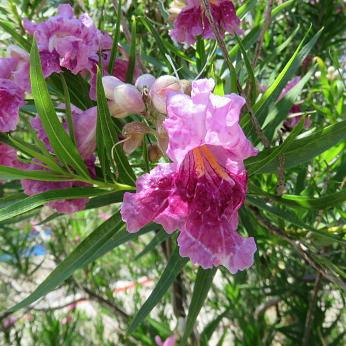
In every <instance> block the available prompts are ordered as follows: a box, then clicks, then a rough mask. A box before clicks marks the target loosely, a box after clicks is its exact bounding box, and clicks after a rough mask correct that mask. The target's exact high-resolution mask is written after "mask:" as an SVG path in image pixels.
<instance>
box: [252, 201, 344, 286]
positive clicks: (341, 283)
mask: <svg viewBox="0 0 346 346" xmlns="http://www.w3.org/2000/svg"><path fill="white" fill-rule="evenodd" d="M247 206H248V207H249V209H250V210H251V211H252V212H253V213H254V214H255V215H256V219H257V221H258V223H259V224H260V225H262V226H263V227H264V228H266V229H267V230H268V231H270V232H271V233H272V234H274V235H276V236H279V237H280V238H282V239H284V240H286V241H287V242H288V243H289V244H291V245H292V247H293V248H294V249H295V250H296V251H297V252H298V253H299V255H300V256H301V257H302V258H303V259H304V260H305V261H306V262H307V263H308V264H309V265H310V267H312V268H314V269H315V270H316V271H317V272H318V273H320V274H321V275H322V276H323V277H324V278H326V279H327V280H329V281H331V282H333V283H335V284H337V285H339V286H340V287H341V288H342V289H344V290H346V283H345V282H344V281H343V280H341V279H339V278H338V277H336V276H335V275H333V274H330V273H329V272H327V271H326V270H325V269H324V268H322V267H321V266H320V265H319V264H318V263H316V262H315V261H314V260H313V259H312V258H311V257H310V255H309V254H308V253H307V252H306V250H304V248H303V247H302V244H301V243H300V242H299V241H296V240H294V239H291V238H290V237H289V236H288V235H287V234H286V233H285V232H283V231H282V230H281V229H280V228H278V227H276V226H274V225H273V224H271V222H270V221H269V220H267V219H266V218H265V217H263V216H262V215H261V213H260V212H259V210H258V209H257V208H255V207H252V206H250V205H247Z"/></svg>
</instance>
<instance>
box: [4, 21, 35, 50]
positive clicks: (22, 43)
mask: <svg viewBox="0 0 346 346" xmlns="http://www.w3.org/2000/svg"><path fill="white" fill-rule="evenodd" d="M0 27H1V28H2V29H3V30H4V31H6V32H7V33H8V34H10V35H11V37H12V38H13V39H14V40H15V41H16V42H17V43H18V45H19V46H21V47H22V48H24V49H25V50H26V51H28V52H30V48H31V42H30V41H29V40H27V39H26V38H24V37H23V35H21V34H19V33H18V32H17V30H16V29H15V28H14V27H13V25H12V23H10V22H8V21H4V20H0Z"/></svg>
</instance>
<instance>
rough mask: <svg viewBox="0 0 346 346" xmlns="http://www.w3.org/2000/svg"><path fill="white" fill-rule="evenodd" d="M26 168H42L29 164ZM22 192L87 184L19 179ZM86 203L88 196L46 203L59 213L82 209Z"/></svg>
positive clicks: (61, 188) (31, 194)
mask: <svg viewBox="0 0 346 346" xmlns="http://www.w3.org/2000/svg"><path fill="white" fill-rule="evenodd" d="M27 169H28V170H42V169H43V168H42V167H40V166H38V165H35V164H31V165H29V166H27ZM21 184H22V187H23V189H24V193H25V194H27V195H29V196H34V195H37V194H39V193H43V192H47V191H51V190H63V189H68V188H71V187H80V186H88V184H86V183H82V182H75V181H39V180H28V179H24V180H21ZM87 203H88V198H78V199H71V200H60V201H53V202H49V203H47V205H48V206H49V207H51V208H53V209H55V210H56V211H57V212H59V213H64V214H72V213H75V212H77V211H80V210H83V209H84V208H85V206H86V204H87Z"/></svg>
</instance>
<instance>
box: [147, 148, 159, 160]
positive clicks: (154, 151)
mask: <svg viewBox="0 0 346 346" xmlns="http://www.w3.org/2000/svg"><path fill="white" fill-rule="evenodd" d="M161 157H162V151H161V149H160V147H159V146H158V145H157V144H150V145H149V146H148V158H149V161H150V162H157V161H159V160H160V158H161Z"/></svg>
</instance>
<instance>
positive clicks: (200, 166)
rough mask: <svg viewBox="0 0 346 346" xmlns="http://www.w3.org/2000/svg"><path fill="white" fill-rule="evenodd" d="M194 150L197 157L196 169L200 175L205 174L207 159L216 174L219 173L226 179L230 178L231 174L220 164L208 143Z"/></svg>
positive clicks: (195, 157)
mask: <svg viewBox="0 0 346 346" xmlns="http://www.w3.org/2000/svg"><path fill="white" fill-rule="evenodd" d="M192 152H193V156H194V159H195V164H196V171H197V174H198V176H199V177H200V176H202V175H204V174H205V171H206V168H205V165H204V160H207V161H208V163H209V164H210V166H211V167H212V168H213V170H214V171H215V173H216V174H218V175H219V176H220V177H221V178H222V179H224V180H229V175H228V174H227V172H226V171H225V170H224V169H223V168H222V167H221V166H220V164H219V163H218V162H217V159H216V158H215V156H214V155H213V153H212V152H211V151H210V150H209V148H208V147H207V146H206V145H202V146H201V147H199V148H195V149H193V151H192Z"/></svg>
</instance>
